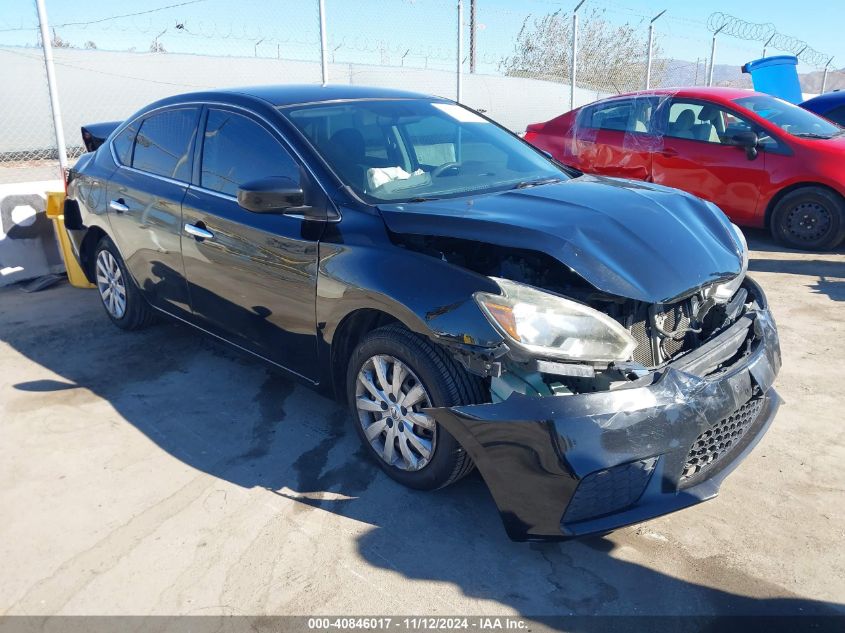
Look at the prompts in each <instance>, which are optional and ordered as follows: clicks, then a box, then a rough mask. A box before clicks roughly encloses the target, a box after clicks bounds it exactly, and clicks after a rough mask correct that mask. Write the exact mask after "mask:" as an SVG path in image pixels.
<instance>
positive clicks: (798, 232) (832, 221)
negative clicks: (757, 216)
mask: <svg viewBox="0 0 845 633" xmlns="http://www.w3.org/2000/svg"><path fill="white" fill-rule="evenodd" d="M771 229H772V234H773V235H774V237H775V239H777V240H778V241H779V242H780V243H782V244H784V245H786V246H791V247H792V248H799V249H802V250H821V251H823V250H829V249H831V248H834V247H836V246H837V245H838V244H839V242H841V241H842V237H843V234H845V200H843V199H842V198H841V197H840V196H839V195H838V194H836V193H834V192H832V191H829V190H827V189H824V188H822V187H801V188H800V189H796V190H795V191H791V192H790V193H788V194H786V195H785V196H784V197H783V198H782V199H781V200H780V201H779V202H778V204H777V206H776V207H775V209H774V211H773V212H772V220H771Z"/></svg>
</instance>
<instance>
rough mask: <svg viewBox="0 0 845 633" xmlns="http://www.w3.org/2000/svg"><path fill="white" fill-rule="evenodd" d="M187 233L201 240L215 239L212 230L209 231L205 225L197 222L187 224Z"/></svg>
mask: <svg viewBox="0 0 845 633" xmlns="http://www.w3.org/2000/svg"><path fill="white" fill-rule="evenodd" d="M185 233H187V234H188V235H193V236H194V237H196V238H198V239H201V240H210V239H214V233H212V232H211V231H207V230H206V229H204V228H203V227H201V226H197V225H196V224H186V225H185Z"/></svg>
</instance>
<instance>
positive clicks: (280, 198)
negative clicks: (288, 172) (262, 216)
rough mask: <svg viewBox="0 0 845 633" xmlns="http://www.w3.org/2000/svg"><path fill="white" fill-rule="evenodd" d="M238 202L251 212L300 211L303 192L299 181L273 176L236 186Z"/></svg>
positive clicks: (303, 201) (303, 202) (302, 203)
mask: <svg viewBox="0 0 845 633" xmlns="http://www.w3.org/2000/svg"><path fill="white" fill-rule="evenodd" d="M238 204H239V205H240V206H242V207H243V208H244V209H246V210H247V211H252V212H253V213H301V212H302V207H303V205H304V204H305V193H304V192H303V190H302V185H301V184H300V183H298V182H294V181H293V180H291V179H290V178H284V177H280V176H273V177H270V178H262V179H261V180H254V181H252V182H248V183H245V184H243V185H241V186H240V187H238Z"/></svg>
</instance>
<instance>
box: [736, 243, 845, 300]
mask: <svg viewBox="0 0 845 633" xmlns="http://www.w3.org/2000/svg"><path fill="white" fill-rule="evenodd" d="M746 236H747V237H748V242H749V246H750V247H751V249H752V250H753V251H756V253H757V254H755V256H754V259H752V260H751V261H750V262H749V265H748V270H749V271H750V272H751V273H755V272H764V273H786V274H789V275H801V276H805V277H816V280H815V282H814V283H813V284H812V286H811V287H812V289H813V291H814V292H817V293H819V294H824V295H827V296H828V297H830V298H831V299H833V300H834V301H845V262H843V261H832V260H830V259H819V258H817V257H813V255H814V253H806V252H804V251H796V250H792V249H789V248H786V247H783V246H780V245H778V244H776V243H775V242H774V241H773V240H772V238H771V236H769V235H768V234H767V233H766V232H764V231H761V230H754V229H746ZM835 252H836V253H840V252H841V253H845V243H843V244H842V245H840V247H839V249H837V250H836V251H835ZM759 253H771V254H773V255H777V254H784V255H787V257H777V256H775V257H759V255H758V254H759ZM789 254H799V255H802V257H801V258H800V259H794V258H790V257H788V255H789ZM815 255H819V253H815ZM828 255H829V254H828Z"/></svg>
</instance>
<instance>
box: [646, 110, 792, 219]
mask: <svg viewBox="0 0 845 633" xmlns="http://www.w3.org/2000/svg"><path fill="white" fill-rule="evenodd" d="M660 120H661V123H660V126H661V129H662V130H663V142H662V145H661V147H660V148H659V149H658V150H657V151H655V154H654V161H653V164H652V179H653V180H654V182H656V183H659V184H661V185H667V186H669V187H677V188H678V189H683V190H684V191H688V192H689V193H692V194H695V195H696V196H699V197H700V198H704V199H705V200H709V201H711V202H713V203H715V204H717V205H718V206H719V207H720V208H721V209H722V210H723V211H724V212H725V213H727V214H728V215H729V216H730V217H731V218H732V219H733V220H735V221H738V222H741V223H747V224H751V223H753V221H754V220H753V219H754V216H755V213H756V210H757V204H758V201H759V198H760V190H761V189H769V187H770V186H771V182H770V176H769V173H768V172H767V170H766V154H767V151H777V148H776V147H774V146H772V147H770V146H768V145H767V143H772V144H774V145H776V144H777V143H776V141H774V139H772V138H771V137H769V136H767V135H765V134H764V133H763V130H762V129H761V128H759V126H756V125H754V124H753V123H751V122H750V121H748V120H747V119H746V118H744V117H742V116H741V115H739V114H738V113H736V112H733V111H732V110H729V109H727V108H724V107H721V106H719V105H717V104H713V103H709V102H705V101H699V100H694V99H682V98H676V99H672V100H669V101H667V102H666V103H665V104H664V105H663V106H662V107H661V113H660ZM748 130H752V131H755V132H758V134H760V135H761V144H762V146H763V149H765V150H767V151H761V152H760V153H759V154H758V155H757V157H756V158H754V159H753V160H749V158H748V156H747V155H746V152H745V149H744V148H741V147H736V146H734V145H728V144H727V142H728V140H729V138H730V137H731V136H732V135H733V134H736V133H737V132H741V131H748Z"/></svg>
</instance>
